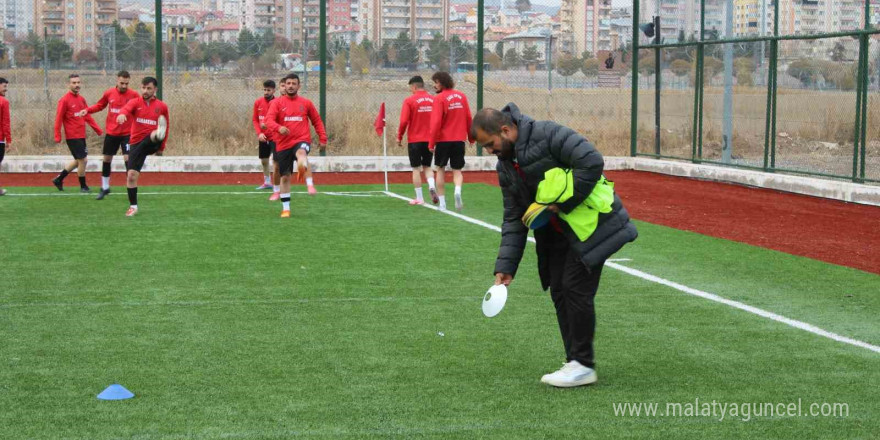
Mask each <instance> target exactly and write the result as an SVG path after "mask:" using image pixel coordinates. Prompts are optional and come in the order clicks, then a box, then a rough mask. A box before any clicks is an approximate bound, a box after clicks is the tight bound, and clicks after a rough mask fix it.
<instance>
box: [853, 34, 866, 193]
mask: <svg viewBox="0 0 880 440" xmlns="http://www.w3.org/2000/svg"><path fill="white" fill-rule="evenodd" d="M866 18H867V17H866ZM867 38H868V36H867V35H860V36H859V61H858V74H857V75H856V121H855V122H856V123H855V128H854V130H853V167H852V181H853V182H858V180H859V175H858V173H859V142H861V140H862V129H863V128H864V127H862V108H863V106H862V97H863V93H862V92H863V91H864V90H863V89H864V88H865V76H864V73H865V72H864V70H863V67H864V64H865V63H864V61H865V57H866V56H867V54H866V53H865V51H864V48H865V44H864V42H865V41H866V40H867Z"/></svg>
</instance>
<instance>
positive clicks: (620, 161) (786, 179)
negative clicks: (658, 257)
mask: <svg viewBox="0 0 880 440" xmlns="http://www.w3.org/2000/svg"><path fill="white" fill-rule="evenodd" d="M69 161H70V157H69V156H11V157H7V158H6V160H5V161H4V162H3V165H2V169H0V171H2V172H4V173H56V172H58V170H59V169H61V167H63V166H64V165H65V164H66V163H67V162H69ZM309 161H310V162H311V164H312V166H313V169H314V171H315V172H365V171H368V172H381V171H382V170H384V161H385V159H383V158H382V157H381V156H324V157H321V156H314V157H311V158H309ZM387 161H388V171H391V172H393V171H408V170H410V166H409V159H408V158H407V157H406V156H389V157H388V158H387ZM465 162H466V163H467V165H466V166H465V171H494V170H495V163H496V159H495V157H493V156H469V157H467V158H466V160H465ZM605 169H606V170H611V171H616V170H636V171H647V172H652V173H659V174H666V175H670V176H680V177H690V178H695V179H703V180H711V181H716V182H727V183H736V184H740V185H748V186H754V187H758V188H767V189H774V190H778V191H785V192H791V193H796V194H804V195H810V196H815V197H823V198H828V199H835V200H842V201H846V202H854V203H862V204H868V205H877V206H880V186H873V185H862V184H857V183H852V182H846V181H841V180H830V179H818V178H813V177H804V176H794V175H787V174H776V173H764V172H760V171H751V170H743V169H738V168H727V167H722V166H716V165H705V164H693V163H689V162H676V161H670V160H658V159H651V158H645V157H606V158H605ZM100 170H101V163H100V159H99V158H97V157H95V158H93V159H92V160H90V161H89V164H88V167H87V171H93V172H98V171H100ZM113 171H114V172H122V171H125V166H124V165H123V163H122V159H121V158H117V159H116V160H114V161H113ZM144 171H146V172H166V173H173V172H216V173H253V172H259V171H261V169H260V162H259V160H258V159H257V158H255V157H238V156H235V157H232V156H162V157H156V156H154V157H150V158H149V160H147V164H146V166H145V167H144Z"/></svg>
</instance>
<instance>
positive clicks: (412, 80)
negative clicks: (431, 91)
mask: <svg viewBox="0 0 880 440" xmlns="http://www.w3.org/2000/svg"><path fill="white" fill-rule="evenodd" d="M413 84H415V85H416V86H418V87H425V80H424V79H422V77H421V76H420V75H416V76H414V77H412V78H410V79H409V85H413Z"/></svg>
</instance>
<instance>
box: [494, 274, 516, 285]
mask: <svg viewBox="0 0 880 440" xmlns="http://www.w3.org/2000/svg"><path fill="white" fill-rule="evenodd" d="M512 282H513V275H511V274H509V273H496V274H495V285H496V286H497V285H499V284H504V285H505V286H509V285H510V283H512Z"/></svg>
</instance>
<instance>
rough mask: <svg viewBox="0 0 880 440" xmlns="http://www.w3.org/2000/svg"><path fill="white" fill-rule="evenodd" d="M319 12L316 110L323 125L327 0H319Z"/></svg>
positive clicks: (325, 114) (325, 85)
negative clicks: (318, 72) (318, 83)
mask: <svg viewBox="0 0 880 440" xmlns="http://www.w3.org/2000/svg"><path fill="white" fill-rule="evenodd" d="M318 3H320V5H321V6H320V8H319V10H320V13H319V18H318V20H319V21H320V23H319V27H318V34H319V35H318V51H319V52H320V53H321V58H320V59H321V61H320V63H321V67H320V68H321V72H320V89H321V90H320V91H319V96H318V99H319V109H318V111H319V112H320V113H321V120H322V121H324V125H327V1H326V0H320V1H319V2H318ZM334 68H339V66H335V67H334ZM342 69H343V70H344V69H345V66H342ZM326 155H327V151H326V150H321V156H326Z"/></svg>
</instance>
